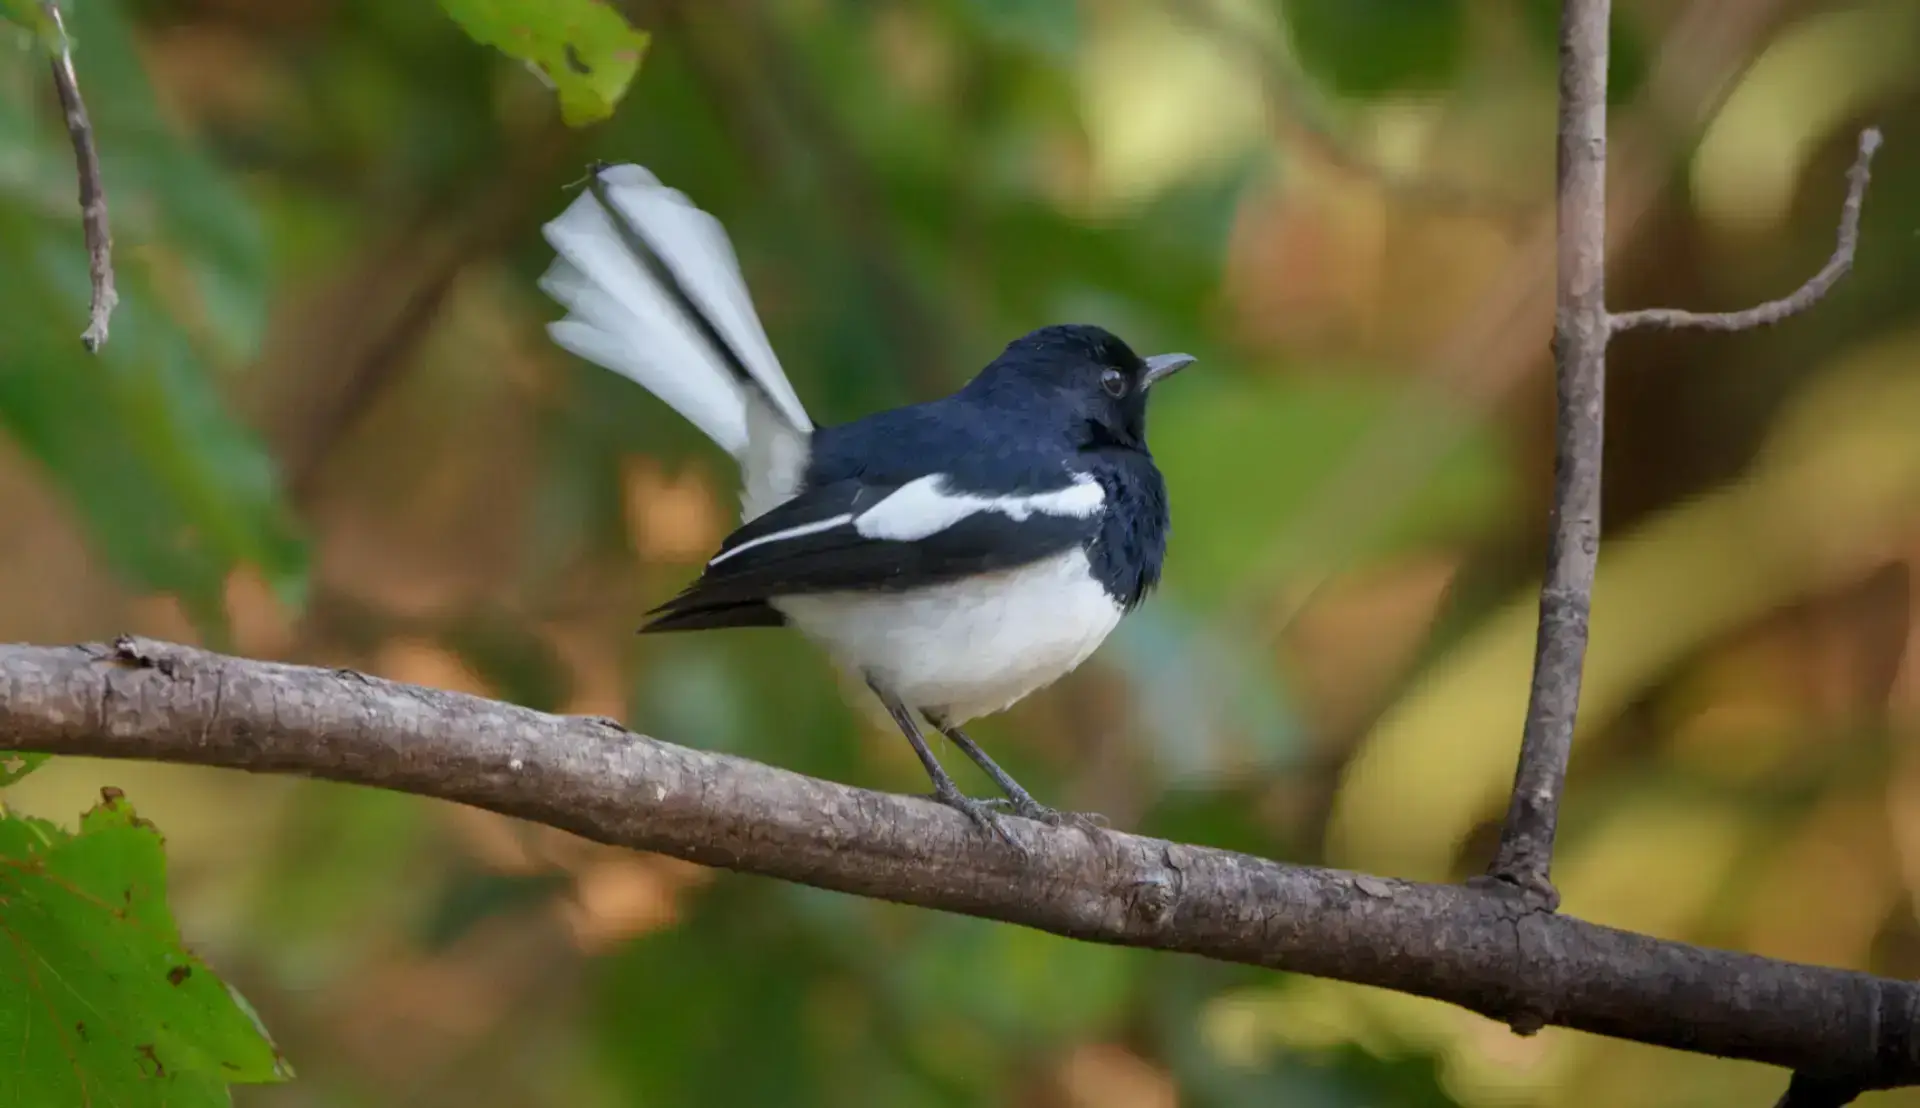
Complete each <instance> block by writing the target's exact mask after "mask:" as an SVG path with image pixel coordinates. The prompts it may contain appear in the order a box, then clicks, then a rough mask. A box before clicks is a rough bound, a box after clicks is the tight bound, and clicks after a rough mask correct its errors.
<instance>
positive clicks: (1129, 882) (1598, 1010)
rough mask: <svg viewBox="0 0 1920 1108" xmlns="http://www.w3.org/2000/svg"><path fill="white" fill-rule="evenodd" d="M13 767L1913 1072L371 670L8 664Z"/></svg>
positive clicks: (1789, 979)
mask: <svg viewBox="0 0 1920 1108" xmlns="http://www.w3.org/2000/svg"><path fill="white" fill-rule="evenodd" d="M0 735H4V736H5V737H6V738H5V741H6V743H7V744H8V745H9V746H10V747H13V748H16V749H22V750H32V751H45V752H48V753H55V754H69V755H82V756H89V757H104V758H123V759H124V758H138V759H143V760H149V761H162V762H174V763H181V764H192V765H205V766H224V767H228V768H232V769H241V770H248V771H251V772H255V773H288V774H299V775H303V776H308V777H319V778H326V779H329V780H334V781H343V782H348V783H353V784H361V785H370V786H375V787H378V788H384V789H393V790H398V791H402V792H409V793H415V794H418V795H422V796H434V797H440V798H442V799H446V800H451V801H454V802H456V803H461V804H470V805H474V806H476V807H480V808H486V809H489V810H492V811H496V812H500V813H503V814H506V815H511V816H516V817H520V818H524V819H530V820H534V821H537V822H540V823H544V824H547V825H549V826H552V827H558V828H562V829H564V830H568V831H572V832H575V833H577V834H580V835H583V836H585V837H587V838H589V839H593V840H595V841H598V842H603V843H611V844H614V845H618V846H626V847H633V848H636V849H640V850H650V851H657V852H659V853H662V854H668V855H672V856H674V857H677V858H683V859H687V860H689V861H694V862H699V863H702V864H705V865H711V866H723V867H725V868H728V869H732V870H738V871H741V872H744V873H753V874H760V875H764V876H769V877H776V878H781V879H784V880H788V881H798V882H802V883H805V884H808V885H813V886H817V887H820V888H825V889H835V890H838V891H841V892H846V893H853V894H856V895H860V896H867V897H875V898H879V899H883V900H890V901H895V902H898V903H903V904H914V905H920V906H922V907H927V908H935V909H940V910H944V911H950V912H961V913H965V914H968V915H973V916H980V917H984V918H988V919H997V920H1004V921H1007V922H1010V923H1017V924H1021V925H1024V926H1028V927H1034V928H1038V929H1040V930H1044V931H1050V932H1053V933H1054V934H1058V935H1065V936H1069V937H1072V938H1078V939H1086V940H1090V941H1094V942H1103V943H1113V944H1117V945H1123V946H1136V947H1146V948H1152V949H1159V950H1168V951H1178V952H1184V953H1189V954H1198V955H1201V956H1203V957H1208V958H1214V959H1219V960H1222V961H1228V962H1237V963H1243V964H1247V965H1254V966H1262V967H1267V968H1271V969H1277V970H1284V971H1287V972H1293V973H1306V974H1314V975H1317V976H1323V977H1332V978H1337V979H1340V980H1344V981H1353V982H1358V983H1362V984H1368V985H1376V986H1381V987H1384V988H1389V989H1397V990H1400V991H1402V992H1407V993H1412V994H1416V995H1419V996H1426V997H1433V998H1436V999H1439V1000H1444V1001H1449V1002H1451V1003H1454V1004H1458V1005H1462V1006H1464V1007H1466V1008H1469V1009H1471V1010H1473V1011H1476V1012H1480V1013H1483V1014H1485V1015H1488V1016H1491V1017H1493V1018H1495V1019H1502V1020H1509V1021H1511V1020H1513V1019H1514V1018H1515V1014H1516V1013H1522V1012H1524V1013H1530V1014H1532V1015H1533V1016H1535V1017H1537V1018H1539V1019H1540V1020H1541V1021H1543V1022H1547V1023H1554V1024H1559V1025H1563V1026H1567V1027H1575V1028H1580V1029H1583V1030H1586V1031H1591V1032H1595V1033H1598V1034H1602V1035H1612V1036H1617V1037H1619V1038H1624V1039H1632V1040H1636V1041H1639V1042H1645V1043H1654V1044H1659V1045H1663V1046H1669V1047H1675V1048H1678V1049H1682V1050H1690V1051H1695V1052H1698V1053H1706V1054H1717V1055H1724V1056H1727V1057H1736V1058H1746V1059H1752V1060H1756V1061H1762V1062H1768V1063H1771V1064H1774V1065H1781V1066H1791V1067H1801V1066H1813V1065H1819V1066H1822V1067H1841V1068H1844V1070H1845V1071H1846V1072H1848V1073H1850V1074H1858V1075H1864V1079H1865V1082H1866V1083H1867V1084H1869V1085H1871V1086H1875V1087H1878V1086H1888V1085H1895V1084H1902V1083H1907V1082H1914V1081H1920V985H1916V984H1915V983H1913V982H1908V981H1897V980H1892V979H1887V978H1878V977H1870V976H1868V975H1866V974H1861V973H1855V972H1851V971H1847V970H1837V969H1826V968H1821V967H1816V966H1806V965H1797V964H1793V963H1789V962H1780V961H1775V960H1772V959H1767V958H1760V957H1756V956H1753V955H1748V954H1736V953H1730V952H1726V951H1716V950H1708V949H1705V948H1701V947H1695V946H1689V945H1687V944H1684V943H1677V942H1668V941H1665V940H1661V939H1655V938H1651V937H1649V936H1645V935H1635V934H1632V933H1630V932H1625V931H1617V930H1614V929H1612V928H1607V927H1601V926H1597V925H1595V924H1591V923H1586V922H1584V921H1581V920H1577V919H1573V918H1570V917H1567V916H1561V915H1556V914H1552V913H1546V912H1540V911H1536V910H1533V909H1532V908H1531V907H1529V906H1527V905H1525V904H1521V903H1518V902H1516V901H1515V900H1514V899H1513V898H1512V897H1507V896H1499V895H1490V894H1488V893H1486V892H1481V891H1476V890H1473V889H1468V888H1462V887H1460V886H1457V885H1424V884H1417V883H1414V882H1407V881H1396V880H1389V879H1385V878H1378V877H1369V876H1366V875H1363V874H1358V873H1350V872H1345V871H1340V870H1329V869H1320V868H1316V867H1310V866H1292V865H1284V864H1281V863H1278V862H1271V861H1267V860H1265V859H1261V858H1255V857H1251V856H1249V855H1245V854H1236V853H1233V852H1230V851H1224V850H1214V849H1210V848H1207V847H1201V846H1187V845H1183V844H1180V843H1173V842H1167V841H1163V840H1160V839H1149V838H1143V837H1140V836H1136V835H1128V834H1122V833H1119V832H1112V831H1087V830H1082V829H1078V828H1051V827H1047V826H1044V825H1042V824H1038V823H1033V822H1029V821H1027V820H1008V821H1007V823H1008V828H1009V833H1010V834H1011V835H1013V836H1014V837H1015V838H1016V839H1017V840H1018V843H1019V845H1018V846H1017V847H1010V846H1007V845H1004V844H1002V843H1000V842H999V840H997V839H993V838H991V837H988V836H982V835H980V834H978V833H977V832H976V831H975V830H974V828H973V825H972V824H971V823H969V822H968V821H967V820H966V818H965V817H964V816H962V815H960V814H959V813H957V812H955V811H953V810H952V809H949V808H946V807H944V806H942V805H939V804H936V803H934V802H932V801H930V800H926V799H922V798H918V797H908V796H893V795H888V794H883V793H875V792H868V791H866V790H864V789H856V788H851V787H848V786H845V785H837V784H833V783H831V782H827V781H820V780H817V779H814V778H810V777H803V776H801V775H799V774H796V773H789V772H787V771H785V770H780V769H775V768H773V767H771V766H766V765H762V764H760V763H757V762H751V761H747V760H745V759H742V758H736V757H730V756H728V755H724V754H716V753H709V752H706V751H700V750H693V749H689V748H687V747H682V746H675V745H673V744H671V743H665V742H660V741H659V740H656V739H651V738H648V737H646V736H643V735H636V734H633V733H631V732H628V731H626V730H624V729H622V728H619V727H618V726H615V725H611V724H608V723H605V722H602V721H597V720H592V719H583V718H579V717H566V716H554V715H547V714H545V713H542V712H536V711H533V710H531V709H528V708H521V707H517V706H514V705H511V704H504V703H501V702H498V701H492V700H485V699H482V698H480V697H475V696H467V695H463V694H460V693H453V692H443V691H439V690H434V689H426V688H420V687H417V686H412V685H403V684H399V683H396V682H391V681H385V680H381V679H378V678H373V677H366V676H363V675H361V674H357V673H352V672H347V671H341V670H334V669H319V668H313V667H308V666H294V665H283V664H278V663H271V662H256V661H248V660H246V659H241V658H232V657H226V656H223V655H219V654H213V653H209V652H207V651H203V650H198V649H195V648H192V647H186V646H177V645H172V644H169V643H162V642H154V641H151V640H144V639H121V640H119V641H118V642H115V643H112V644H110V645H99V644H96V645H93V646H85V647H40V646H0Z"/></svg>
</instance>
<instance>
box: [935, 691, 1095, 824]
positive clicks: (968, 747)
mask: <svg viewBox="0 0 1920 1108" xmlns="http://www.w3.org/2000/svg"><path fill="white" fill-rule="evenodd" d="M927 720H928V722H930V723H932V724H933V725H934V726H935V727H937V728H939V729H940V733H941V734H942V735H945V736H946V737H947V738H948V739H950V740H951V741H952V742H953V745H955V746H957V747H959V748H960V752H961V753H963V754H965V755H966V756H967V757H969V758H972V759H973V764H974V765H977V766H979V767H980V768H981V769H982V770H984V771H986V774H987V776H988V777H991V778H993V783H994V784H996V785H998V786H1000V791H1001V792H1003V793H1006V794H1007V799H1006V801H1005V803H1006V805H1007V807H1009V808H1011V809H1013V814H1014V815H1017V816H1023V817H1025V818H1027V819H1031V820H1037V821H1039V822H1041V823H1045V824H1048V825H1051V826H1054V827H1058V826H1059V825H1061V824H1062V823H1073V824H1079V825H1086V826H1097V817H1091V816H1085V815H1080V814H1078V813H1073V812H1062V811H1060V810H1059V809H1057V808H1049V807H1047V806H1046V805H1045V804H1042V803H1040V802H1039V801H1037V800H1035V799H1034V798H1033V794H1032V793H1030V792H1028V791H1027V790H1025V789H1023V788H1021V787H1020V782H1018V781H1015V780H1014V779H1013V775H1012V774H1010V773H1008V772H1007V771H1006V770H1004V769H1001V768H1000V764H999V763H998V762H995V761H994V760H993V759H992V757H990V756H989V755H988V754H987V752H986V751H984V750H982V749H980V744H979V743H976V742H974V741H973V740H972V739H970V738H968V737H967V733H966V732H965V731H962V730H960V729H959V728H958V727H955V726H953V725H952V724H949V723H945V722H943V721H941V720H939V719H937V718H935V717H933V716H928V717H927Z"/></svg>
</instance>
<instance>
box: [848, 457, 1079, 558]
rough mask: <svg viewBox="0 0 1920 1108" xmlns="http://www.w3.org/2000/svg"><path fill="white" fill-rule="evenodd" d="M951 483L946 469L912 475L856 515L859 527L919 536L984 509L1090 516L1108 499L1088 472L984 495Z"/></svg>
mask: <svg viewBox="0 0 1920 1108" xmlns="http://www.w3.org/2000/svg"><path fill="white" fill-rule="evenodd" d="M946 486H947V477H946V474H944V473H934V474H930V475H928V476H926V477H922V478H920V479H918V480H916V481H909V482H907V483H906V484H904V485H902V486H900V487H899V488H898V489H896V490H895V491H894V492H893V493H892V494H890V495H889V496H888V497H887V498H886V499H885V500H882V501H880V503H878V504H875V505H874V506H873V507H871V508H869V509H867V510H866V511H865V512H862V513H861V514H860V516H859V518H858V519H856V520H854V523H853V526H854V530H856V531H858V532H860V534H861V535H862V536H863V537H865V538H869V539H884V540H891V541H893V542H919V541H920V540H921V539H924V538H926V537H927V536H929V535H936V534H939V533H940V532H941V531H944V530H946V529H947V528H949V527H952V526H953V525H954V524H956V523H958V522H960V521H961V520H963V519H965V518H967V517H968V516H971V515H976V514H978V513H980V512H999V513H1001V514H1002V515H1005V516H1007V517H1009V518H1011V519H1013V520H1015V521H1016V522H1018V521H1021V520H1025V519H1026V518H1027V517H1029V516H1031V515H1033V514H1034V513H1035V512H1040V513H1043V514H1045V515H1052V516H1072V517H1074V518H1076V519H1086V518H1087V517H1089V516H1091V515H1093V514H1094V513H1096V512H1098V511H1099V510H1100V507H1101V505H1102V504H1104V503H1105V502H1106V499H1107V494H1106V492H1105V490H1103V489H1102V488H1101V487H1100V482H1098V481H1096V480H1094V479H1093V478H1092V477H1089V476H1086V475H1085V474H1082V475H1080V476H1078V477H1075V478H1074V481H1073V484H1071V485H1068V486H1067V487H1066V488H1064V489H1055V490H1054V491H1052V492H1040V493H1028V494H1024V495H1019V496H978V495H975V494H973V493H965V492H949V491H947V487H946Z"/></svg>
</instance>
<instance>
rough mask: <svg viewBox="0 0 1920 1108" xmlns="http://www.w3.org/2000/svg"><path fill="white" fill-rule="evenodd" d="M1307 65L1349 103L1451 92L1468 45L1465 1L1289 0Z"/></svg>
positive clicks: (1297, 46) (1290, 27)
mask: <svg viewBox="0 0 1920 1108" xmlns="http://www.w3.org/2000/svg"><path fill="white" fill-rule="evenodd" d="M1282 11H1283V12H1284V13H1285V15H1286V20H1287V31H1288V35H1289V37H1290V38H1291V39H1292V41H1293V48H1294V51H1295V53H1296V54H1297V55H1298V57H1299V59H1300V64H1301V66H1302V67H1303V68H1305V69H1306V71H1307V72H1308V73H1309V74H1311V75H1312V76H1313V77H1315V78H1316V79H1318V80H1320V81H1321V82H1323V83H1325V84H1326V85H1327V86H1328V87H1329V88H1331V89H1332V90H1333V91H1335V92H1338V93H1340V94H1342V95H1345V96H1356V97H1372V96H1379V95H1382V94H1384V93H1389V92H1396V91H1400V90H1405V89H1432V88H1437V87H1440V86H1443V85H1445V84H1446V83H1447V82H1448V80H1449V79H1450V78H1452V76H1453V74H1454V71H1455V70H1456V69H1457V68H1458V67H1459V64H1460V59H1461V55H1462V53H1463V52H1464V47H1465V44H1466V22H1467V21H1466V9H1465V7H1464V6H1463V5H1462V4H1461V2H1460V0H1286V3H1284V4H1283V5H1282Z"/></svg>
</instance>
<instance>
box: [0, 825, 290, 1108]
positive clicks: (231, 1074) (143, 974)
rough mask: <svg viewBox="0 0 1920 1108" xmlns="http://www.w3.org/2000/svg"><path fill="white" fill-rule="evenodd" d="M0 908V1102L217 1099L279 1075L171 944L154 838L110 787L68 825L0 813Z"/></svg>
mask: <svg viewBox="0 0 1920 1108" xmlns="http://www.w3.org/2000/svg"><path fill="white" fill-rule="evenodd" d="M0 906H4V910H0V938H4V940H5V941H0V1058H6V1059H7V1064H6V1065H5V1066H4V1067H0V1108H13V1106H15V1105H19V1106H22V1108H24V1106H26V1105H50V1104H110V1105H116V1106H123V1105H124V1106H131V1105H156V1106H157V1105H167V1106H169V1108H181V1106H197V1105H225V1104H227V1103H228V1102H229V1101H228V1096H227V1086H228V1085H230V1084H238V1083H257V1082H268V1081H281V1080H285V1079H286V1078H288V1077H291V1076H292V1070H291V1069H290V1068H289V1067H288V1066H287V1064H286V1062H285V1061H284V1060H282V1059H281V1057H280V1056H279V1053H278V1052H277V1051H276V1050H275V1049H274V1046H273V1043H272V1041H271V1040H270V1039H268V1037H267V1035H266V1031H265V1029H264V1028H263V1027H261V1025H260V1021H259V1019H258V1017H256V1016H255V1015H254V1014H253V1010H252V1008H251V1007H249V1006H248V1005H247V1003H246V1001H245V1000H243V999H242V998H241V997H240V995H239V994H238V993H236V992H234V991H233V990H232V989H231V988H230V987H228V985H227V984H226V983H225V982H223V981H221V980H220V978H219V977H217V976H215V975H214V973H213V971H212V970H210V969H208V968H207V967H206V965H205V964H204V963H203V962H201V961H200V960H199V959H198V958H195V957H194V956H193V955H192V954H191V953H190V952H188V951H187V949H186V948H185V947H183V946H182V945H181V942H180V931H179V928H178V927H177V926H176V925H175V923H174V920H173V914H172V913H171V912H170V911H169V910H168V908H167V901H166V859H165V853H164V850H163V849H162V841H161V838H160V833H159V832H158V831H157V830H155V829H154V826H153V825H152V824H151V823H148V822H147V821H145V820H142V819H140V818H139V817H137V816H136V815H134V812H133V808H132V806H131V805H129V804H127V802H126V801H125V800H124V799H122V798H121V797H120V795H119V793H118V792H117V791H115V790H111V789H109V790H105V791H104V793H103V798H102V800H101V803H100V804H99V805H98V806H96V807H95V808H94V809H93V810H91V811H89V812H88V813H86V815H84V816H82V817H81V820H80V829H79V831H78V832H75V833H69V832H67V831H64V830H62V829H61V828H59V827H56V826H55V825H53V824H51V823H48V822H47V821H45V820H38V819H28V818H21V817H16V816H8V817H5V818H0Z"/></svg>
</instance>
